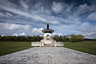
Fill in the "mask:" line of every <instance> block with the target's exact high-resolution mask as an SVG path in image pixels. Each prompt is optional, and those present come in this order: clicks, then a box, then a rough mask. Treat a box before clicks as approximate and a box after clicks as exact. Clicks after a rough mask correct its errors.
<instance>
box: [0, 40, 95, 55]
mask: <svg viewBox="0 0 96 64" xmlns="http://www.w3.org/2000/svg"><path fill="white" fill-rule="evenodd" d="M64 47H66V48H70V49H74V50H79V51H83V52H87V53H90V54H94V55H96V41H83V42H64ZM28 48H31V42H7V41H6V42H0V56H1V55H5V54H9V53H13V52H17V51H20V50H24V49H28Z"/></svg>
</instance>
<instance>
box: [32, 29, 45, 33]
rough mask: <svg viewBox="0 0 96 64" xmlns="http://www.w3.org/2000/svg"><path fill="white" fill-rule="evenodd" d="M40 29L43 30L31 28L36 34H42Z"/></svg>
mask: <svg viewBox="0 0 96 64" xmlns="http://www.w3.org/2000/svg"><path fill="white" fill-rule="evenodd" d="M42 30H43V28H33V29H32V32H33V33H36V34H42V33H43V32H42Z"/></svg>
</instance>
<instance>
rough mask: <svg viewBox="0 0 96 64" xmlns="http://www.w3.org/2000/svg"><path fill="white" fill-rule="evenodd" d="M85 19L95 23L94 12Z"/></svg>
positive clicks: (95, 16)
mask: <svg viewBox="0 0 96 64" xmlns="http://www.w3.org/2000/svg"><path fill="white" fill-rule="evenodd" d="M87 19H89V20H94V21H96V12H93V13H91V14H90V15H89V16H88V18H87Z"/></svg>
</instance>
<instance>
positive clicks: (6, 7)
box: [0, 5, 46, 22]
mask: <svg viewBox="0 0 96 64" xmlns="http://www.w3.org/2000/svg"><path fill="white" fill-rule="evenodd" d="M0 9H3V10H6V11H9V12H12V13H15V14H17V15H21V16H25V17H27V18H32V19H35V20H39V21H43V22H44V21H46V19H44V18H42V17H40V16H38V15H37V14H34V13H33V14H29V13H26V12H24V11H21V10H19V9H16V8H12V7H8V6H3V5H0Z"/></svg>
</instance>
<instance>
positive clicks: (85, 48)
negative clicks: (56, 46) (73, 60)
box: [64, 41, 96, 55]
mask: <svg viewBox="0 0 96 64" xmlns="http://www.w3.org/2000/svg"><path fill="white" fill-rule="evenodd" d="M64 47H66V48H70V49H74V50H78V51H82V52H86V53H90V54H94V55H96V41H83V42H64Z"/></svg>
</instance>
